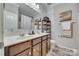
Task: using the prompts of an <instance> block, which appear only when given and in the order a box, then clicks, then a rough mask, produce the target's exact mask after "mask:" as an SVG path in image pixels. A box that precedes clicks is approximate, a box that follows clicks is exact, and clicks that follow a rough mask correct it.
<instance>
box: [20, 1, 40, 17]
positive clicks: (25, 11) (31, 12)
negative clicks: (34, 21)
mask: <svg viewBox="0 0 79 59" xmlns="http://www.w3.org/2000/svg"><path fill="white" fill-rule="evenodd" d="M19 5H20V7H19V9H20V13H22V14H25V15H27V16H30V17H34V16H35V15H37V14H39V13H38V12H37V11H35V10H34V9H32V8H31V7H29V6H27V5H25V4H24V3H19Z"/></svg>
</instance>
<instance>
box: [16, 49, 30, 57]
mask: <svg viewBox="0 0 79 59" xmlns="http://www.w3.org/2000/svg"><path fill="white" fill-rule="evenodd" d="M17 56H31V49H27V50H25V51H23V52H22V53H20V54H18V55H17Z"/></svg>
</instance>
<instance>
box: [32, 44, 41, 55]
mask: <svg viewBox="0 0 79 59" xmlns="http://www.w3.org/2000/svg"><path fill="white" fill-rule="evenodd" d="M33 56H41V43H39V44H37V45H35V46H33Z"/></svg>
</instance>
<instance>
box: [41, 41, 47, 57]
mask: <svg viewBox="0 0 79 59" xmlns="http://www.w3.org/2000/svg"><path fill="white" fill-rule="evenodd" d="M46 47H47V46H46V40H45V41H42V55H43V56H45V55H46V49H47V48H46Z"/></svg>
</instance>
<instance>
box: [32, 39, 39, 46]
mask: <svg viewBox="0 0 79 59" xmlns="http://www.w3.org/2000/svg"><path fill="white" fill-rule="evenodd" d="M39 42H41V38H37V39H34V40H33V45H35V44H37V43H39Z"/></svg>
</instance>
